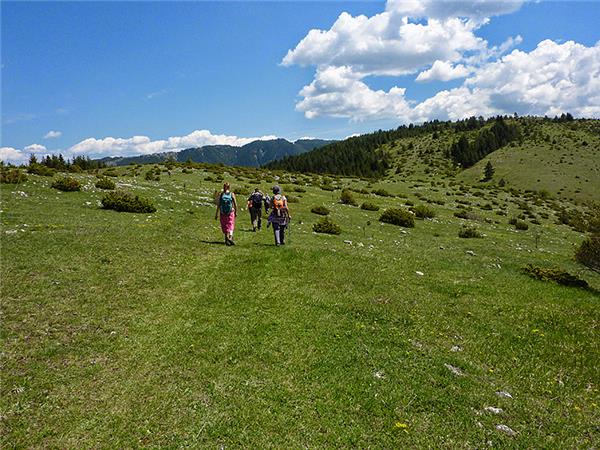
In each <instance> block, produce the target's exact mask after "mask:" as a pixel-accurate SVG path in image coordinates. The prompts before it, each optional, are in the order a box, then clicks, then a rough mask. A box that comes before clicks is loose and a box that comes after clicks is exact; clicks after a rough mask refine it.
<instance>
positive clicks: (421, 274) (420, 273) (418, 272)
mask: <svg viewBox="0 0 600 450" xmlns="http://www.w3.org/2000/svg"><path fill="white" fill-rule="evenodd" d="M415 273H416V274H417V275H419V276H420V277H422V276H423V275H425V274H424V273H423V272H421V271H419V270H417V271H416V272H415Z"/></svg>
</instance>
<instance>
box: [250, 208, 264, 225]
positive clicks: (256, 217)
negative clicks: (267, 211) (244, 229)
mask: <svg viewBox="0 0 600 450" xmlns="http://www.w3.org/2000/svg"><path fill="white" fill-rule="evenodd" d="M250 221H251V222H252V228H253V229H255V230H256V229H257V228H258V229H259V230H260V227H261V222H262V208H260V207H259V208H254V207H251V208H250Z"/></svg>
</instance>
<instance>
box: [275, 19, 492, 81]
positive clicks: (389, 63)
mask: <svg viewBox="0 0 600 450" xmlns="http://www.w3.org/2000/svg"><path fill="white" fill-rule="evenodd" d="M475 28H476V25H475V24H474V23H473V22H469V21H466V20H461V19H458V18H449V19H444V20H435V19H432V20H429V21H428V22H427V23H426V24H421V23H413V22H409V21H408V19H407V18H406V17H402V16H399V15H397V14H394V13H393V12H387V11H386V12H383V13H381V14H377V15H375V16H373V17H371V18H368V17H366V16H357V17H352V16H351V15H350V14H348V13H342V14H341V15H340V16H339V18H338V19H337V20H336V22H335V23H334V24H333V26H332V27H331V29H330V30H327V31H323V30H311V31H310V32H309V33H308V34H307V35H306V37H305V38H304V39H302V40H301V41H300V42H299V43H298V45H297V46H296V47H295V48H294V49H292V50H289V51H288V53H287V54H286V56H285V57H284V58H283V61H282V64H283V65H285V66H289V65H292V64H298V65H301V66H307V65H315V66H317V67H322V66H335V67H341V66H346V67H350V68H351V69H352V71H353V72H355V73H357V74H362V75H363V76H366V75H394V76H399V75H405V74H410V73H414V72H416V71H418V70H419V69H420V68H422V67H424V66H427V65H429V64H433V62H434V61H436V60H442V61H459V60H460V59H461V58H462V55H463V53H464V52H467V51H477V52H481V51H484V50H485V49H486V46H487V43H486V42H485V40H483V39H481V38H479V37H477V36H475V34H474V30H475Z"/></svg>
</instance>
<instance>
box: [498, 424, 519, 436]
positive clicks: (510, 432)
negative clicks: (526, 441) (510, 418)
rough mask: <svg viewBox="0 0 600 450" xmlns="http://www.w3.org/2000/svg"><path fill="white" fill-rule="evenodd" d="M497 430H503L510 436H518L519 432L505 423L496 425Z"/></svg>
mask: <svg viewBox="0 0 600 450" xmlns="http://www.w3.org/2000/svg"><path fill="white" fill-rule="evenodd" d="M496 430H498V431H502V432H503V433H505V434H507V435H508V436H516V435H517V432H516V431H515V430H513V429H512V428H510V427H508V426H506V425H503V424H498V425H496Z"/></svg>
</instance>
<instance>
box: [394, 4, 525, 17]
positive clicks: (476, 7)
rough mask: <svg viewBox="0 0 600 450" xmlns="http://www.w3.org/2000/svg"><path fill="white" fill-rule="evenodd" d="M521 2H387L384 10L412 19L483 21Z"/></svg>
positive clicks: (515, 8) (514, 9) (505, 12)
mask: <svg viewBox="0 0 600 450" xmlns="http://www.w3.org/2000/svg"><path fill="white" fill-rule="evenodd" d="M523 3H524V1H523V0H388V1H387V5H386V10H387V11H390V12H394V13H396V14H400V15H404V16H409V17H414V18H423V17H426V18H434V19H444V18H448V17H465V18H469V19H473V20H485V19H487V18H490V17H492V16H499V15H502V14H509V13H511V12H515V11H517V10H518V9H519V8H520V7H521V5H522V4H523Z"/></svg>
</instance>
